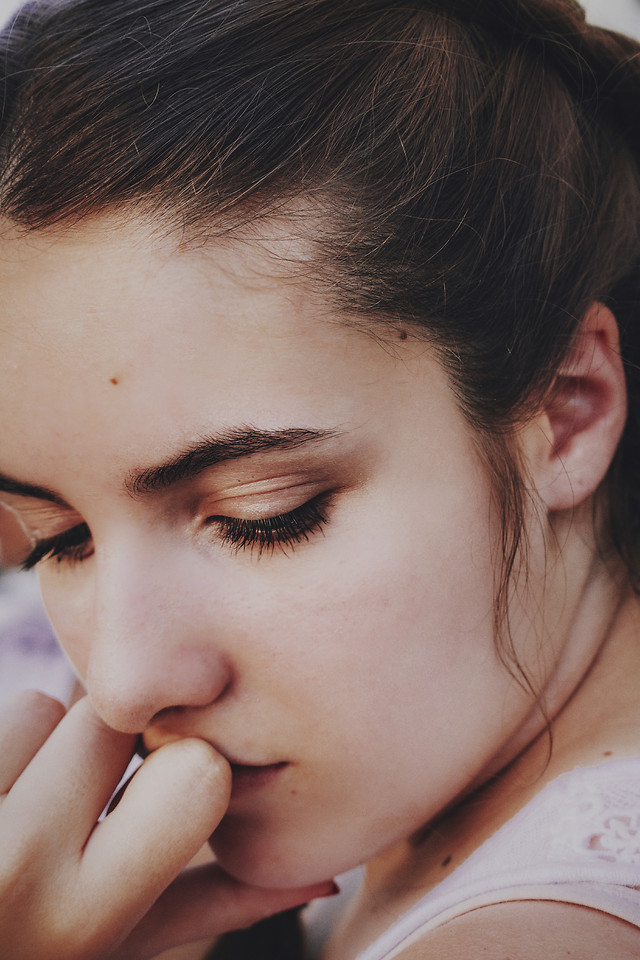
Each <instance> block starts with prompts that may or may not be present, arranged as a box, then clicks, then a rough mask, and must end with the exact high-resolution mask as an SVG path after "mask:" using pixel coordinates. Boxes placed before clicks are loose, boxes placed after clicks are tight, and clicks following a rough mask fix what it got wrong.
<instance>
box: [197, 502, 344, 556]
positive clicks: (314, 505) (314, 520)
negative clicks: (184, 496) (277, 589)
mask: <svg viewBox="0 0 640 960" xmlns="http://www.w3.org/2000/svg"><path fill="white" fill-rule="evenodd" d="M328 500H329V497H328V495H327V494H321V495H320V496H317V497H314V498H313V499H312V500H308V501H307V503H303V504H302V506H300V507H296V509H295V510H291V511H289V513H281V514H278V515H277V516H275V517H264V518H262V519H260V520H241V519H240V518H238V517H221V516H212V517H207V521H206V523H207V526H210V525H212V524H216V525H217V527H218V536H219V537H220V539H221V540H222V542H223V543H226V544H228V545H229V546H231V547H233V548H234V549H235V550H248V549H255V550H257V552H258V555H260V554H262V553H263V552H265V551H266V552H270V553H273V552H274V550H275V549H277V548H278V547H279V548H281V549H283V550H285V551H286V549H287V548H291V549H292V548H293V547H295V546H296V544H299V543H302V542H303V541H305V540H309V538H310V537H311V536H312V535H313V534H315V533H318V532H321V531H322V530H323V528H324V527H325V525H326V523H327V515H326V511H327V506H328Z"/></svg>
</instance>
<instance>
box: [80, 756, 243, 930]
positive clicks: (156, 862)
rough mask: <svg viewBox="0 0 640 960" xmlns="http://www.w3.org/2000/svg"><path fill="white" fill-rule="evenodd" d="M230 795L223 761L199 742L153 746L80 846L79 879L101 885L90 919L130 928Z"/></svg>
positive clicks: (197, 845)
mask: <svg viewBox="0 0 640 960" xmlns="http://www.w3.org/2000/svg"><path fill="white" fill-rule="evenodd" d="M230 795H231V769H230V767H229V764H228V763H227V761H226V760H225V759H224V758H223V757H221V756H220V754H218V753H217V752H216V751H215V750H214V749H213V747H211V746H210V745H209V744H208V743H205V742H204V741H203V740H196V739H184V740H178V741H174V742H173V743H168V744H166V745H165V746H163V747H160V748H159V749H158V750H156V751H154V753H152V754H151V755H150V756H149V757H148V758H147V760H145V762H144V763H143V764H142V766H141V767H140V768H139V770H138V771H137V772H136V775H135V777H134V778H133V779H132V781H131V782H130V784H129V786H128V787H127V790H126V791H125V793H124V795H123V797H122V799H121V801H120V803H119V804H118V806H117V807H116V809H115V810H114V811H113V812H112V813H110V814H109V816H108V817H107V818H106V819H105V820H104V821H103V822H102V823H100V824H98V826H97V827H96V829H95V831H94V832H93V834H92V836H91V838H90V840H89V843H88V844H87V847H86V849H85V852H84V855H83V862H82V876H81V882H82V884H83V885H84V888H85V889H95V890H99V891H100V911H101V915H102V921H101V920H100V917H98V916H94V922H95V923H98V924H99V923H100V922H105V923H107V924H109V925H114V923H115V925H116V926H121V927H122V928H124V927H125V926H126V925H127V924H129V929H131V928H132V927H133V925H134V923H137V922H138V920H139V919H140V918H141V917H142V916H143V915H144V914H145V913H146V912H147V911H148V910H149V909H150V907H151V906H152V904H153V903H154V902H155V901H156V900H157V898H158V897H159V896H160V894H161V893H162V892H163V891H164V890H165V888H166V887H167V886H168V885H169V884H170V883H171V881H172V880H173V879H174V878H175V877H176V876H177V875H178V874H179V873H180V871H181V870H182V869H183V868H184V867H185V866H186V864H187V863H188V862H189V861H190V860H191V859H192V857H193V856H195V854H196V853H197V852H198V850H199V849H200V848H201V847H202V845H203V844H204V843H205V842H206V840H207V838H208V837H209V836H210V835H211V834H212V833H213V831H214V830H215V828H216V827H217V825H218V823H219V822H220V820H221V819H222V817H223V816H224V813H225V811H226V809H227V806H228V804H229V798H230ZM123 876H126V878H127V884H126V888H123V884H122V878H123Z"/></svg>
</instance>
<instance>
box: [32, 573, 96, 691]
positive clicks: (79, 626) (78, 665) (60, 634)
mask: <svg viewBox="0 0 640 960" xmlns="http://www.w3.org/2000/svg"><path fill="white" fill-rule="evenodd" d="M39 579H40V587H41V590H42V599H43V602H44V606H45V610H46V611H47V615H48V617H49V619H50V620H51V624H52V626H53V629H54V631H55V634H56V636H57V638H58V642H59V643H60V646H61V647H62V649H63V650H64V651H65V653H66V655H67V656H68V658H69V660H70V661H71V663H72V665H73V667H74V669H75V670H76V672H77V673H78V676H79V677H80V678H81V679H83V678H84V676H85V674H86V667H87V661H88V656H89V642H90V638H91V636H92V634H93V631H94V629H95V624H94V623H93V618H92V604H91V601H90V598H89V596H88V589H87V585H85V584H84V583H83V582H82V580H81V578H80V577H79V576H77V575H74V574H73V573H65V572H63V570H62V568H58V566H57V564H55V563H54V562H52V563H48V564H47V565H46V566H45V567H44V568H43V569H42V570H41V572H40V574H39Z"/></svg>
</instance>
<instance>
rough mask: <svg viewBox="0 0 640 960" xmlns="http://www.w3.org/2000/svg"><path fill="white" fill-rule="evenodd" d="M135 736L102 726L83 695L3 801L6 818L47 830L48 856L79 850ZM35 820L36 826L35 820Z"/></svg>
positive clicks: (38, 832)
mask: <svg viewBox="0 0 640 960" xmlns="http://www.w3.org/2000/svg"><path fill="white" fill-rule="evenodd" d="M134 746H135V738H134V737H133V736H130V735H129V734H123V733H118V732H117V731H115V730H111V729H110V728H109V727H107V726H106V725H105V724H104V723H103V722H102V720H100V718H99V717H98V715H97V714H96V713H95V711H94V710H93V708H92V707H91V705H90V704H89V702H88V700H87V699H86V698H85V699H84V700H81V701H79V702H78V703H77V704H75V706H73V707H72V708H71V709H70V710H69V711H68V713H67V715H66V716H65V717H64V718H63V719H62V720H61V721H60V723H58V725H57V726H56V727H55V729H54V730H53V732H52V733H51V735H50V737H49V738H48V740H47V741H46V742H45V743H44V744H43V745H42V747H41V748H40V750H39V751H38V753H37V755H36V756H35V757H34V759H33V760H32V762H31V763H30V764H29V766H28V767H27V768H26V769H25V770H24V772H23V773H22V774H21V776H20V777H19V778H18V780H17V781H16V783H15V785H14V787H13V789H12V791H11V793H10V794H9V795H8V797H7V798H6V800H5V801H4V805H3V806H4V809H5V812H6V818H5V820H6V821H9V820H10V821H11V823H12V825H13V828H14V830H16V831H17V830H19V829H20V825H21V824H24V825H25V827H26V828H28V831H29V833H30V835H31V836H32V838H33V841H34V842H38V841H39V840H41V839H42V838H43V837H44V836H46V849H47V850H49V851H50V852H51V855H52V856H55V855H58V854H59V853H60V851H61V850H62V849H64V851H65V857H68V855H69V851H70V850H71V849H74V848H75V849H76V851H77V854H78V855H79V853H80V851H81V850H82V848H83V847H84V844H85V842H86V839H87V837H88V836H89V834H90V832H91V831H92V830H93V827H94V825H95V823H96V820H97V819H98V817H99V815H100V813H101V812H102V810H103V809H104V807H105V806H106V804H107V801H108V800H109V797H110V796H111V794H112V793H113V791H114V789H115V787H116V786H117V784H118V781H119V780H120V779H121V777H122V775H123V773H124V771H125V770H126V768H127V765H128V763H129V760H130V758H131V755H132V753H133V749H134ZM36 825H37V826H36Z"/></svg>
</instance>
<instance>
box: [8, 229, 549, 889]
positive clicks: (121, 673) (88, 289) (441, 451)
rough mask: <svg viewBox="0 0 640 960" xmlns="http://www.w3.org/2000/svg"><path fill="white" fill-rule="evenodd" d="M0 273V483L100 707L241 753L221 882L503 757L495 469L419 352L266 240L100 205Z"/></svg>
mask: <svg viewBox="0 0 640 960" xmlns="http://www.w3.org/2000/svg"><path fill="white" fill-rule="evenodd" d="M0 272H1V274H2V276H1V277H0V283H1V285H2V290H3V298H2V299H3V306H2V321H1V323H0V367H1V377H0V391H1V410H2V420H3V423H2V445H1V448H0V471H1V472H2V474H4V475H6V477H10V478H11V479H12V481H18V482H19V483H20V484H23V485H25V484H28V485H31V486H32V487H33V489H31V488H30V487H21V488H19V489H20V491H21V494H18V493H16V492H15V490H16V488H15V486H14V492H13V493H12V494H7V495H3V497H4V499H5V500H6V502H8V503H10V504H11V506H12V507H13V508H15V509H16V510H17V511H18V512H19V515H20V517H21V519H22V522H23V523H24V525H25V527H26V528H27V529H28V531H29V532H30V534H31V536H32V537H33V539H34V540H35V541H42V540H46V541H50V539H51V538H53V541H52V543H49V544H48V546H50V547H53V550H54V555H53V556H49V557H45V559H43V560H41V562H40V564H39V568H40V575H41V580H42V588H43V593H44V598H45V602H46V605H47V608H48V610H49V613H50V615H51V618H52V621H53V623H54V626H55V628H56V630H57V633H58V636H59V638H60V641H61V643H62V645H63V646H64V648H65V650H66V651H67V653H68V655H69V657H70V658H71V660H72V662H73V664H74V666H75V668H76V669H77V671H78V674H79V675H80V677H81V678H82V680H83V682H84V683H85V685H86V687H87V690H88V692H89V695H90V697H91V699H92V701H93V703H94V705H95V708H96V710H97V711H98V712H99V713H100V714H101V715H102V717H103V718H104V719H105V721H106V722H107V723H108V724H110V725H111V726H113V727H115V728H117V729H119V730H126V731H135V732H138V731H140V732H144V737H145V740H146V744H147V746H148V747H149V748H150V749H153V748H154V747H157V746H159V745H160V744H162V743H163V742H165V741H166V740H168V739H171V738H175V737H180V736H183V735H190V736H197V737H201V738H203V739H205V740H208V741H209V742H210V743H211V744H213V745H214V746H215V747H216V748H217V749H218V750H219V751H221V752H222V753H223V754H224V755H225V756H226V757H227V758H228V759H229V760H230V761H231V762H232V763H234V764H236V765H237V767H236V768H235V772H234V792H233V797H232V801H231V805H230V808H229V811H228V813H227V815H226V816H225V818H224V820H223V821H222V824H221V826H220V828H219V829H218V831H217V832H216V834H215V836H214V838H213V841H212V845H213V847H214V849H215V850H216V852H217V853H218V855H219V857H220V859H221V861H222V863H223V865H224V866H225V867H226V868H227V869H228V870H229V871H230V872H232V873H233V874H235V875H236V876H238V877H240V878H242V879H244V880H246V881H249V882H251V883H254V884H264V885H267V886H292V885H294V884H302V883H308V882H311V881H313V880H316V879H324V878H326V877H328V876H331V875H334V874H336V873H338V872H340V871H341V870H343V869H345V868H348V867H351V866H353V865H354V864H356V863H359V862H363V861H365V860H367V859H369V858H370V857H372V856H373V855H375V854H376V853H377V852H379V851H381V850H382V849H384V848H386V847H388V846H390V845H391V844H393V843H394V842H396V841H399V840H401V839H402V838H404V837H406V836H408V835H409V834H410V833H411V832H412V831H414V830H416V829H417V828H419V827H420V826H421V825H422V824H424V823H425V822H426V821H427V820H428V819H429V818H431V817H432V816H434V815H435V814H436V813H437V812H438V811H439V810H441V809H442V808H443V806H444V805H445V804H447V803H448V802H450V801H451V800H452V799H453V798H454V797H455V796H456V795H457V794H458V793H459V792H460V791H462V790H464V789H465V788H466V787H467V785H468V784H469V783H470V781H472V780H473V779H474V778H477V777H481V776H482V775H483V771H486V770H488V769H489V768H490V766H491V765H492V762H493V759H494V758H495V755H496V754H499V753H501V752H504V751H506V752H508V750H509V745H510V743H511V742H512V741H513V739H514V737H515V736H516V734H517V730H518V728H519V726H520V724H521V723H522V722H523V720H524V718H525V716H526V714H527V712H528V710H529V706H530V704H529V700H528V698H527V697H526V696H525V694H523V693H522V692H521V691H520V690H519V688H518V686H517V685H516V684H515V683H514V682H513V680H512V679H511V678H510V677H509V675H508V674H507V672H506V671H505V669H504V668H503V667H502V666H501V665H500V663H499V661H498V658H497V656H496V653H495V645H494V636H493V615H492V599H493V593H494V561H493V554H494V552H495V551H494V546H495V544H496V542H497V527H496V524H495V520H494V519H493V517H492V510H491V498H490V492H489V487H488V483H487V480H486V478H485V475H484V473H483V471H482V469H481V468H480V465H479V460H478V457H477V454H476V452H475V449H474V445H473V442H472V439H471V437H470V434H469V431H468V428H467V427H466V425H465V422H464V420H463V418H462V416H461V415H460V413H459V411H458V409H457V407H456V404H455V402H454V399H453V396H452V393H451V391H450V389H449V387H448V384H447V381H446V379H445V377H444V375H443V373H442V371H441V369H440V367H439V366H438V364H437V363H436V361H435V360H434V358H433V355H432V353H431V351H430V350H429V348H428V347H427V346H425V344H423V343H421V342H418V341H417V340H415V339H413V338H412V337H409V338H407V339H405V340H402V339H401V338H400V336H398V335H394V334H392V333H389V334H388V335H387V337H386V339H385V340H381V339H379V338H376V337H374V336H370V335H368V334H367V333H364V332H362V331H361V330H357V329H355V328H354V327H350V326H348V325H347V324H346V323H345V322H344V320H343V319H342V318H340V317H338V316H337V315H336V313H335V310H333V309H332V308H330V307H328V306H327V305H326V303H324V304H323V301H322V299H321V298H320V296H319V295H317V293H314V289H313V288H312V287H311V285H310V284H308V283H306V282H305V280H304V279H303V277H302V276H301V275H299V276H298V277H297V278H295V279H293V278H291V276H287V272H286V270H284V269H282V268H280V267H279V266H278V261H277V259H276V258H274V257H273V256H271V255H270V254H269V253H268V251H267V249H266V247H265V246H264V245H262V244H259V243H258V242H257V241H254V242H253V243H251V244H248V243H247V244H244V245H241V244H239V243H238V244H236V245H234V246H230V245H227V247H225V246H224V244H219V245H215V244H211V245H210V246H209V247H207V248H201V249H199V250H195V249H192V250H184V249H183V250H178V249H176V248H174V246H172V245H171V244H169V242H168V241H166V240H162V241H161V240H159V239H157V238H154V236H153V235H152V234H151V233H150V232H147V231H145V229H144V228H143V227H141V226H133V225H131V224H128V225H127V224H125V223H118V222H116V221H113V220H111V221H109V220H106V219H105V220H96V221H94V222H92V223H88V224H87V225H85V226H83V227H82V228H75V229H73V230H70V231H68V232H62V231H58V232H57V233H55V232H53V231H52V232H50V233H39V234H34V235H32V236H31V237H22V238H17V237H13V238H11V239H7V240H6V241H5V243H4V255H3V258H2V263H1V265H0ZM5 486H7V484H5ZM85 525H86V526H85ZM46 546H47V544H45V547H46ZM35 549H36V556H37V555H39V554H41V553H42V552H43V549H44V548H42V549H40V548H39V547H38V546H36V548H35ZM32 559H35V556H34V557H32ZM256 767H264V768H265V769H263V770H259V769H258V770H256V769H255V768H256Z"/></svg>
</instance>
